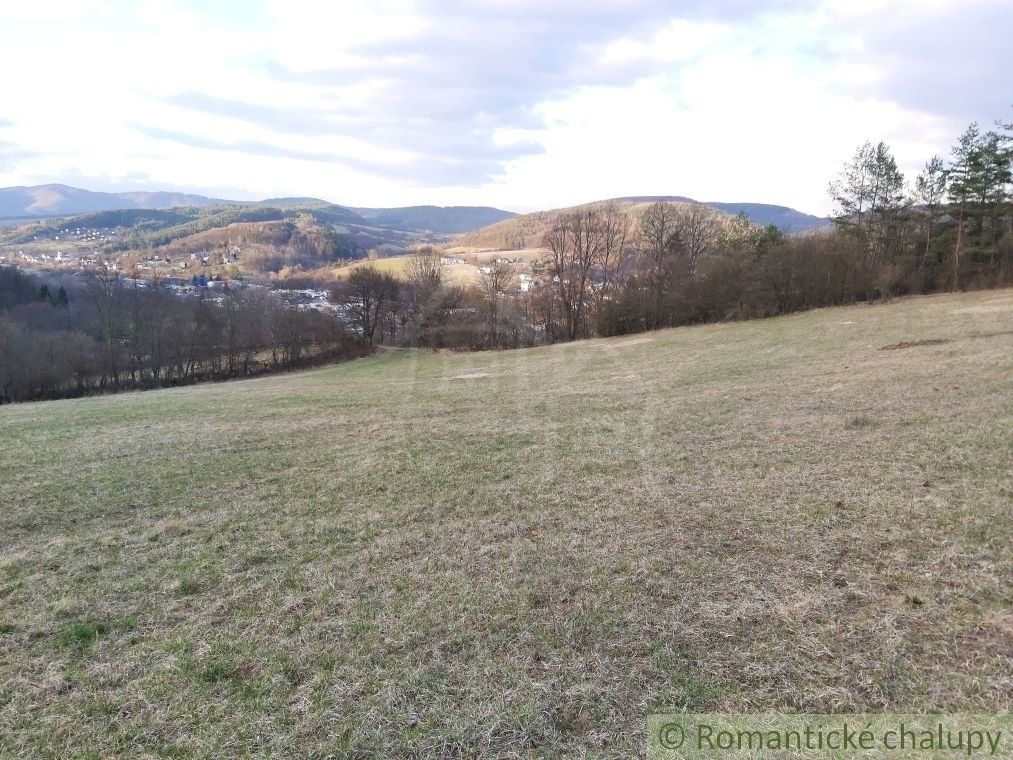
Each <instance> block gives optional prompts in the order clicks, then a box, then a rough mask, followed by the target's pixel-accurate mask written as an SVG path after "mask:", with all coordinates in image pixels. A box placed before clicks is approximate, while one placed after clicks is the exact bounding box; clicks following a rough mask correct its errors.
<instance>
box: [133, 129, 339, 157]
mask: <svg viewBox="0 0 1013 760" xmlns="http://www.w3.org/2000/svg"><path fill="white" fill-rule="evenodd" d="M130 126H131V127H132V128H133V129H134V130H136V131H137V132H140V133H141V134H142V135H145V136H146V137H151V138H154V139H156V140H167V141H169V142H175V143H180V144H181V145H189V146H190V147H192V148H207V149H209V150H224V151H234V152H237V153H248V154H249V155H252V156H266V157H269V158H295V159H298V160H300V161H324V162H327V161H337V160H339V159H340V157H339V156H336V155H334V154H331V153H320V152H315V151H306V150H293V149H289V148H282V147H279V146H277V145H272V144H270V143H265V142H260V141H257V140H239V141H237V142H226V141H224V140H212V139H210V138H207V137H201V136H200V135H194V134H189V133H186V132H176V131H175V130H171V129H162V128H161V127H148V126H144V125H142V124H132V125H130Z"/></svg>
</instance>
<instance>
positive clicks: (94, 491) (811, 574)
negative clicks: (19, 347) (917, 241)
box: [0, 291, 1013, 757]
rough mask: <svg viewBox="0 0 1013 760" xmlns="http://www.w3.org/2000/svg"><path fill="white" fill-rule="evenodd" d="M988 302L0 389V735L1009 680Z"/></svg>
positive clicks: (576, 727) (418, 716) (79, 737)
mask: <svg viewBox="0 0 1013 760" xmlns="http://www.w3.org/2000/svg"><path fill="white" fill-rule="evenodd" d="M1011 330H1013V291H1004V292H999V293H980V294H966V295H957V296H937V297H931V298H920V299H910V300H904V301H898V302H895V303H892V304H887V305H878V306H871V307H870V306H861V307H854V308H850V309H827V310H822V311H816V312H812V313H808V314H801V315H796V316H791V317H786V318H781V319H774V320H765V321H756V322H748V323H741V324H731V325H717V326H706V327H697V328H689V329H677V330H670V331H664V332H659V333H654V334H652V335H651V336H649V337H651V338H653V340H651V341H642V340H641V337H647V336H640V337H634V338H632V339H631V338H627V339H620V340H617V341H616V342H615V345H616V346H617V350H601V348H596V347H595V346H601V345H603V344H607V343H608V341H595V342H594V343H593V344H590V345H589V344H571V345H561V346H554V347H548V348H540V349H532V350H525V351H516V352H504V353H492V354H480V355H476V354H430V353H425V352H408V351H403V352H388V353H387V354H385V355H383V356H380V357H377V358H373V359H366V360H360V361H356V362H352V363H349V364H345V365H341V366H336V367H330V368H325V369H320V370H314V371H309V372H305V373H301V374H291V375H284V376H278V377H269V378H260V379H257V380H252V381H245V382H235V383H226V384H216V385H207V386H197V387H190V388H182V389H174V390H161V391H152V392H148V393H142V394H128V395H122V396H116V397H108V398H93V399H84V400H77V401H57V402H51V403H45V404H32V405H22V406H15V407H7V408H2V409H0V502H2V503H3V505H4V507H3V510H2V511H0V544H2V554H0V755H3V756H5V757H15V756H17V757H33V756H35V757H66V756H73V755H76V754H88V753H90V754H91V756H96V757H97V756H117V755H119V756H123V757H138V756H152V757H164V756H190V755H196V756H236V755H243V754H267V753H273V754H277V755H284V756H294V755H298V756H314V757H317V756H324V755H328V754H331V755H334V756H341V757H345V756H347V757H373V756H376V755H378V754H382V755H387V756H415V757H431V756H437V755H442V756H454V755H460V756H524V757H543V756H553V755H557V754H567V755H574V754H585V755H588V756H610V757H627V756H630V755H633V754H636V753H638V752H640V751H642V731H643V729H642V725H643V718H644V715H645V713H646V712H647V711H648V710H651V709H652V708H655V707H665V708H670V709H688V710H693V711H747V710H769V709H773V708H777V709H786V710H805V711H813V712H817V711H848V710H865V711H878V710H891V711H912V712H917V711H923V710H931V709H939V710H961V711H963V710H967V711H981V712H989V711H1000V710H1007V709H1009V707H1010V696H1011V691H1013V685H1011V680H1010V673H1011V664H1013V663H1011V646H1010V642H1011V633H1013V630H1011V626H1013V617H1011V606H1010V597H1009V580H1010V577H1011V569H1013V567H1011V551H1010V547H1011V528H1010V526H1011V525H1013V519H1011V518H1013V514H1011V507H1010V505H1011V502H1013V499H1011V496H1013V483H1011V478H1010V466H1009V465H1010V461H1011V455H1013V452H1011V442H1013V436H1011V435H1010V430H1011V422H1013V414H1011V412H1013V408H1011V407H1013V366H1011V355H1013V351H1011V349H1013V340H1011V335H1013V333H1011V332H1010V331H1011ZM928 339H932V340H946V341H947V342H946V343H943V344H933V345H928V344H925V345H919V346H916V347H911V348H909V349H908V350H903V351H879V350H878V347H880V346H884V345H891V344H897V343H901V342H908V343H913V342H916V341H920V340H928Z"/></svg>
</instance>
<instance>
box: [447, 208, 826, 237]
mask: <svg viewBox="0 0 1013 760" xmlns="http://www.w3.org/2000/svg"><path fill="white" fill-rule="evenodd" d="M653 203H672V204H676V205H702V206H707V207H709V208H713V209H714V210H716V211H718V212H720V214H722V215H723V216H722V218H723V219H725V220H726V222H731V218H732V217H734V216H736V215H737V214H740V213H742V214H745V216H746V218H747V219H748V220H749V221H750V222H752V223H753V224H755V225H758V226H761V227H767V226H769V225H771V224H773V225H776V226H777V227H779V228H780V229H781V230H782V231H784V232H787V233H797V232H805V231H806V230H812V229H818V228H820V227H824V226H826V225H827V224H829V223H830V222H829V220H827V219H821V218H820V217H818V216H813V215H811V214H804V213H802V212H801V211H796V210H795V209H793V208H788V207H787V206H775V205H772V204H769V203H704V202H702V201H696V200H693V199H692V198H687V197H686V196H683V195H630V196H625V197H622V198H609V199H606V200H601V201H591V202H590V203H584V204H581V205H579V206H571V207H569V208H557V209H548V210H545V211H534V212H532V213H530V214H522V215H519V216H513V217H511V218H509V219H505V220H503V221H500V222H496V223H495V224H490V225H489V226H488V227H483V228H482V229H480V230H474V231H472V232H468V233H466V234H464V235H463V236H462V237H461V238H460V244H461V245H463V246H467V247H473V248H494V249H496V248H498V249H501V250H505V249H513V248H538V247H539V246H541V245H542V239H543V238H544V236H545V233H546V231H547V230H548V229H549V228H550V227H551V225H552V224H554V223H555V221H556V220H557V219H558V218H559V216H560V215H561V214H563V213H565V212H567V211H571V210H573V209H581V208H588V207H598V206H601V205H603V204H619V205H620V206H623V207H624V208H626V209H628V210H629V212H630V213H631V214H632V215H634V216H639V215H640V214H643V213H644V212H645V211H646V210H647V209H648V208H649V207H650V206H651V204H653Z"/></svg>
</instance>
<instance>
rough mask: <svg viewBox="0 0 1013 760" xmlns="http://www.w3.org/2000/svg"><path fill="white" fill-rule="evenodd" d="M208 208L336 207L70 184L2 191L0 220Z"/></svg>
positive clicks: (423, 217) (455, 213) (356, 216)
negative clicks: (118, 190) (104, 189)
mask: <svg viewBox="0 0 1013 760" xmlns="http://www.w3.org/2000/svg"><path fill="white" fill-rule="evenodd" d="M208 206H265V207H273V208H281V209H285V208H294V207H314V206H317V207H327V208H330V209H335V208H338V206H337V204H332V203H330V202H328V201H325V200H322V199H320V198H309V197H306V198H303V197H294V198H268V199H265V200H262V201H234V200H226V199H224V198H210V197H208V196H206V195H197V194H193V193H175V192H167V191H132V192H123V193H106V192H99V191H95V190H84V189H81V188H78V187H70V186H69V185H59V184H52V185H34V186H23V185H22V186H17V187H4V188H0V219H18V218H33V217H34V218H39V217H59V216H76V215H78V214H89V213H94V212H99V211H126V210H137V209H144V210H164V209H170V208H180V207H190V208H205V207H208ZM340 208H342V209H344V210H345V211H346V212H347V214H346V221H349V222H352V223H357V224H361V225H372V226H375V227H381V228H386V229H392V230H413V231H428V232H436V233H440V234H459V233H462V232H471V231H472V230H477V229H480V228H482V227H486V226H488V225H490V224H494V223H495V222H499V221H502V220H504V219H509V218H511V217H513V216H516V214H514V213H513V212H512V211H503V210H502V209H498V208H492V207H490V206H405V207H392V208H353V207H349V206H341V207H340Z"/></svg>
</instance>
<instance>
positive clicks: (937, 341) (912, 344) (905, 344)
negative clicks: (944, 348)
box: [879, 338, 950, 351]
mask: <svg viewBox="0 0 1013 760" xmlns="http://www.w3.org/2000/svg"><path fill="white" fill-rule="evenodd" d="M949 342H950V341H948V340H946V339H945V338H926V339H925V340H902V341H901V342H900V343H891V344H890V345H889V346H880V347H879V350H880V351H897V350H899V349H901V348H917V347H918V346H941V345H942V344H944V343H949Z"/></svg>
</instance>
